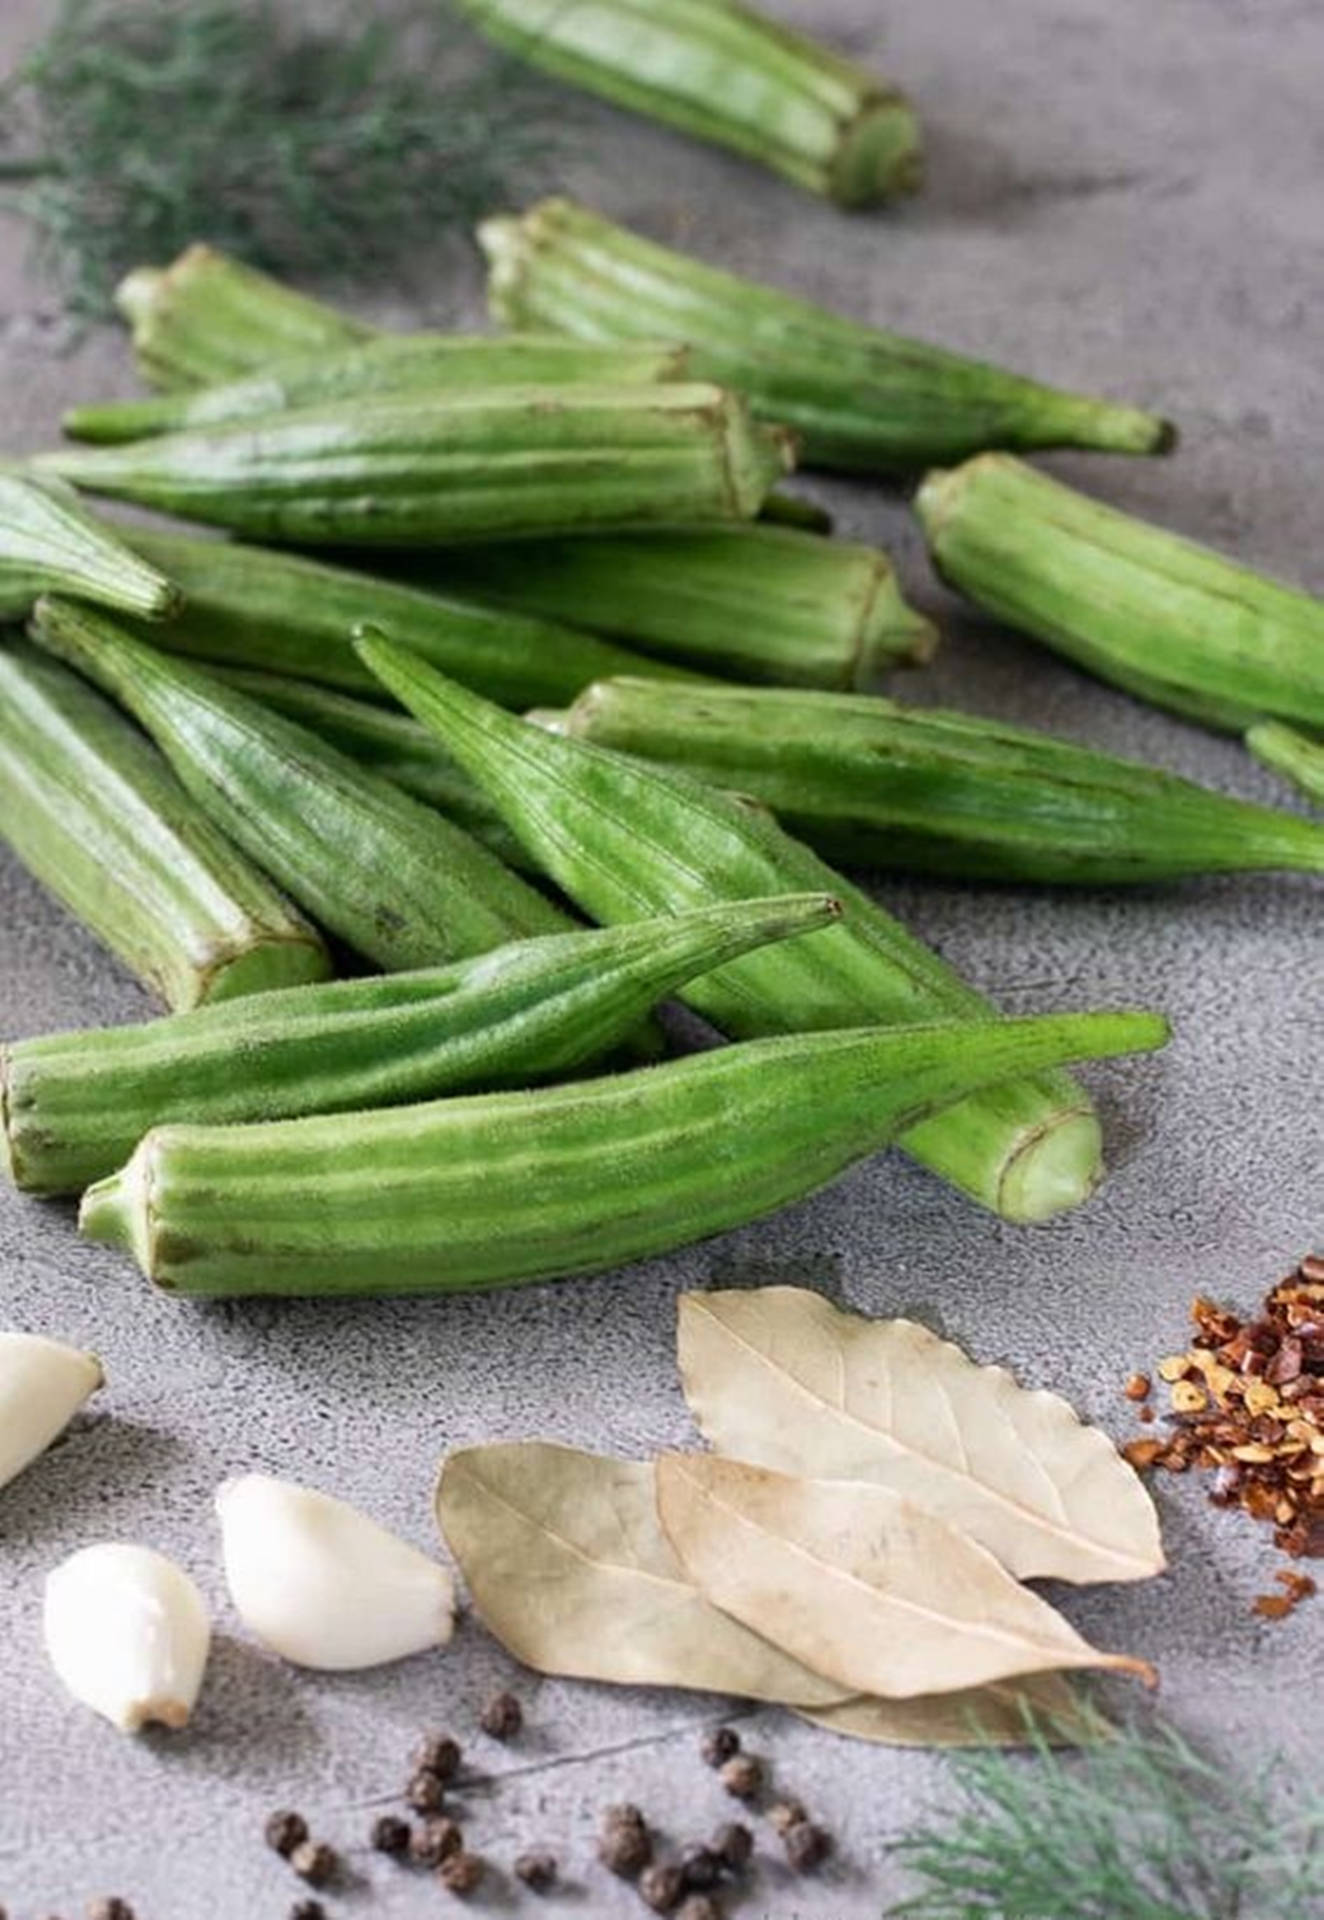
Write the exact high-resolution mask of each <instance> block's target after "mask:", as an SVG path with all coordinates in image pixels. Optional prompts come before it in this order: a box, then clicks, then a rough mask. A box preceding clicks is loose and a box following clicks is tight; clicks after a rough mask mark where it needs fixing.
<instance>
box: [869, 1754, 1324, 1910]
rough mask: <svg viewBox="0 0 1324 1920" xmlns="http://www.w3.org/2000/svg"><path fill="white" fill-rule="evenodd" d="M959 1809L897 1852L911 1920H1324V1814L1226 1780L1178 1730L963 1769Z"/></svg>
mask: <svg viewBox="0 0 1324 1920" xmlns="http://www.w3.org/2000/svg"><path fill="white" fill-rule="evenodd" d="M955 1765H956V1768H957V1772H958V1779H959V1782H960V1787H961V1792H962V1800H963V1804H962V1807H961V1809H960V1811H958V1813H957V1814H956V1815H955V1816H954V1818H953V1819H951V1820H950V1821H949V1822H945V1823H942V1824H938V1825H935V1826H931V1827H928V1828H925V1829H924V1830H922V1831H921V1832H918V1833H915V1834H911V1835H910V1836H908V1837H907V1838H906V1839H904V1840H902V1841H900V1842H899V1843H898V1845H897V1848H896V1851H897V1852H898V1853H899V1854H900V1855H901V1856H902V1857H903V1859H904V1860H905V1861H906V1864H907V1865H908V1867H909V1868H910V1870H911V1872H912V1873H914V1874H915V1875H916V1876H917V1877H918V1878H919V1879H920V1880H921V1881H923V1882H924V1883H925V1886H924V1889H923V1891H922V1892H920V1893H918V1894H916V1895H915V1896H914V1897H913V1898H911V1899H909V1900H906V1901H903V1902H902V1904H901V1905H900V1906H897V1907H894V1908H892V1909H891V1910H890V1911H891V1913H892V1914H893V1915H895V1916H898V1917H899V1916H901V1915H910V1916H914V1917H915V1920H985V1917H989V1916H992V1917H995V1920H1311V1917H1314V1920H1318V1916H1319V1915H1321V1914H1324V1878H1322V1875H1321V1868H1322V1866H1324V1861H1322V1860H1321V1849H1322V1848H1324V1800H1321V1799H1319V1798H1318V1797H1313V1796H1312V1795H1311V1794H1310V1793H1308V1792H1303V1791H1302V1790H1301V1788H1300V1787H1299V1785H1298V1786H1296V1787H1293V1786H1292V1785H1291V1784H1290V1783H1289V1782H1287V1781H1286V1780H1284V1779H1283V1778H1281V1777H1280V1774H1279V1772H1278V1771H1277V1770H1275V1769H1272V1768H1271V1769H1269V1770H1268V1772H1267V1774H1266V1775H1264V1776H1262V1777H1261V1778H1260V1780H1258V1781H1249V1780H1246V1779H1243V1778H1240V1777H1232V1776H1229V1775H1228V1774H1227V1773H1226V1772H1225V1771H1223V1770H1222V1769H1220V1768H1218V1767H1216V1766H1214V1765H1213V1764H1212V1763H1211V1762H1209V1761H1208V1760H1206V1759H1204V1758H1202V1757H1201V1756H1200V1755H1199V1754H1198V1753H1196V1752H1194V1751H1193V1750H1192V1748H1191V1747H1190V1746H1188V1745H1187V1743H1186V1742H1185V1741H1184V1740H1182V1739H1181V1738H1180V1736H1179V1735H1177V1734H1176V1733H1174V1732H1172V1731H1171V1730H1168V1729H1162V1728H1161V1729H1159V1730H1157V1731H1155V1730H1148V1731H1138V1730H1135V1729H1126V1730H1122V1731H1120V1732H1119V1733H1118V1734H1117V1735H1116V1737H1115V1738H1113V1739H1111V1740H1108V1741H1105V1742H1104V1743H1103V1744H1102V1745H1099V1746H1095V1747H1091V1748H1090V1749H1089V1751H1088V1752H1086V1753H1083V1754H1078V1755H1072V1756H1069V1757H1068V1756H1064V1755H1059V1754H1058V1753H1056V1752H1054V1751H1053V1750H1052V1748H1051V1747H1050V1746H1049V1745H1048V1744H1047V1742H1046V1741H1042V1740H1041V1741H1038V1742H1036V1745H1035V1750H1034V1752H1033V1753H1032V1754H1030V1755H1021V1756H1016V1755H1008V1754H999V1753H980V1754H975V1755H970V1756H967V1757H963V1758H962V1759H961V1760H959V1761H957V1762H956V1763H955Z"/></svg>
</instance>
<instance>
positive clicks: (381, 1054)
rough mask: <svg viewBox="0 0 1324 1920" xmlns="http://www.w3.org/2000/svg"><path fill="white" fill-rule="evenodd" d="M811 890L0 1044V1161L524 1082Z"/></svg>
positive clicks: (48, 1171)
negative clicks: (156, 1130)
mask: <svg viewBox="0 0 1324 1920" xmlns="http://www.w3.org/2000/svg"><path fill="white" fill-rule="evenodd" d="M838 911H839V909H838V907H837V904H836V902H835V901H834V900H831V899H829V898H827V897H826V896H824V895H821V894H809V895H804V896H800V895H796V896H793V897H787V898H785V899H780V900H750V901H739V902H732V903H730V904H728V905H723V906H720V907H709V908H704V909H702V910H700V911H699V912H697V913H689V914H678V915H676V916H675V917H674V918H664V919H659V920H643V921H639V922H637V923H636V924H635V925H633V926H629V927H611V928H604V929H601V930H599V929H593V930H591V931H586V932H583V933H561V934H549V935H547V936H546V937H545V938H543V939H538V940H521V941H519V942H517V943H515V944H514V945H511V946H505V947H498V948H496V949H495V950H494V951H493V952H491V953H486V954H481V955H479V956H478V957H477V958H475V959H469V960H464V961H461V962H459V963H458V964H456V965H454V966H450V967H439V968H432V969H429V970H427V971H423V972H417V973H404V974H402V973H396V974H385V975H375V976H373V977H371V978H369V979H363V980H337V981H334V982H332V983H331V984H330V985H329V986H310V987H295V988H292V989H291V990H290V991H288V992H286V993H264V994H262V995H260V996H259V997H258V998H257V999H256V1000H251V1001H243V1002H232V1003H230V1004H229V1005H227V1006H224V1007H206V1008H202V1009H201V1010H199V1011H198V1012H195V1013H190V1014H176V1015H175V1016H173V1017H172V1018H170V1019H168V1020H155V1021H150V1022H148V1023H147V1024H145V1025H142V1026H130V1027H112V1028H105V1029H102V1030H101V1031H99V1032H80V1033H57V1034H49V1035H45V1036H43V1037H42V1038H40V1039H34V1040H19V1041H16V1042H14V1043H13V1044H12V1045H11V1046H9V1047H8V1048H4V1047H0V1122H3V1124H2V1125H0V1166H3V1165H4V1164H5V1163H6V1157H7V1165H8V1170H9V1174H10V1177H11V1179H13V1181H14V1182H15V1184H16V1185H17V1186H19V1187H21V1188H23V1189H24V1190H25V1191H27V1192H29V1193H37V1194H56V1193H73V1192H76V1191H77V1190H78V1189H79V1188H80V1187H85V1186H87V1185H89V1184H90V1182H92V1181H94V1180H99V1179H102V1178H104V1177H106V1176H107V1175H109V1174H111V1173H113V1172H114V1171H115V1169H116V1168H117V1167H118V1166H120V1165H121V1164H122V1163H123V1162H124V1161H125V1160H127V1159H128V1158H129V1156H130V1154H131V1153H132V1152H133V1149H134V1147H135V1146H136V1144H137V1142H138V1141H139V1139H140V1138H141V1137H142V1136H143V1134H145V1133H147V1132H148V1131H149V1130H150V1129H151V1128H152V1127H156V1126H162V1125H165V1124H168V1123H170V1122H172V1121H182V1122H187V1123H189V1124H190V1125H198V1126H201V1125H227V1126H230V1125H236V1124H239V1123H241V1122H255V1121H261V1120H274V1119H284V1118H288V1117H292V1116H296V1115H302V1114H311V1113H343V1112H346V1111H349V1110H351V1109H354V1108H367V1107H380V1106H394V1105H397V1104H399V1103H401V1102H404V1101H416V1100H423V1099H427V1098H431V1097H433V1096H435V1095H439V1094H443V1093H449V1092H453V1091H455V1090H458V1089H468V1088H486V1089H493V1088H497V1087H519V1086H527V1085H529V1084H531V1083H534V1082H536V1081H539V1080H545V1079H550V1078H552V1077H553V1076H556V1075H559V1074H563V1073H565V1072H567V1071H568V1070H570V1069H571V1068H574V1067H578V1066H581V1065H583V1064H584V1063H585V1062H586V1061H591V1060H596V1059H600V1058H602V1057H604V1056H605V1055H606V1054H608V1053H609V1052H610V1051H611V1050H612V1049H613V1048H614V1047H616V1046H617V1045H619V1044H620V1043H621V1042H622V1041H624V1040H626V1039H627V1038H628V1036H629V1035H630V1033H631V1032H632V1031H633V1030H634V1029H636V1028H637V1027H638V1025H639V1023H640V1022H641V1021H642V1020H643V1019H644V1018H645V1016H646V1015H647V1014H648V1012H649V1011H650V1009H651V1008H652V1007H653V1006H654V1005H655V1004H656V1003H657V1002H658V1001H659V1000H663V999H666V998H667V997H668V996H669V995H670V994H672V993H673V992H674V991H675V990H676V988H677V987H679V986H680V985H682V984H683V982H684V981H686V980H688V979H689V978H690V977H691V976H692V975H694V974H696V973H702V972H703V971H704V970H705V968H708V967H714V966H721V965H722V964H723V962H725V961H727V960H731V959H733V958H735V957H737V956H738V955H740V954H742V953H746V952H748V951H750V949H752V948H754V947H757V946H760V945H762V944H763V943H764V942H765V941H772V940H785V939H792V938H794V937H795V936H796V935H797V934H800V933H804V932H807V931H809V930H811V929H813V928H815V927H822V926H826V925H827V924H828V922H829V921H830V920H831V919H832V918H833V917H834V915H835V914H836V913H837V912H838Z"/></svg>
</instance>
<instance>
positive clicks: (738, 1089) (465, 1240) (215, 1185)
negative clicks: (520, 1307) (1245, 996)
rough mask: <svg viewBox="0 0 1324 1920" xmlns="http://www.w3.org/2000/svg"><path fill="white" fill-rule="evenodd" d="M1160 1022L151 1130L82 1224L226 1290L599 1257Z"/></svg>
mask: <svg viewBox="0 0 1324 1920" xmlns="http://www.w3.org/2000/svg"><path fill="white" fill-rule="evenodd" d="M824 937H825V936H824V935H823V934H821V933H817V934H810V935H808V936H807V939H806V942H804V943H800V942H797V943H796V944H797V945H799V944H807V943H808V941H811V940H822V939H823V938H824ZM1165 1038H1166V1028H1165V1026H1164V1023H1163V1021H1162V1020H1160V1019H1158V1018H1157V1017H1156V1016H1154V1015H1152V1014H1146V1013H1098V1014H1075V1015H1072V1014H1065V1015H1063V1014H1059V1015H1050V1016H1048V1017H1047V1018H1042V1019H1037V1020H1006V1021H981V1022H977V1023H975V1024H969V1023H961V1024H952V1023H946V1024H941V1025H936V1026H927V1027H925V1026H920V1027H902V1028H897V1029H893V1030H892V1031H890V1032H885V1031H880V1030H879V1029H877V1028H866V1029H863V1030H858V1029H857V1030H853V1031H847V1032H844V1033H841V1032H838V1033H815V1034H793V1035H788V1036H781V1037H779V1038H776V1039H770V1040H761V1041H751V1042H749V1043H748V1044H745V1045H740V1046H733V1047H721V1048H717V1049H715V1050H713V1051H711V1052H707V1053H699V1054H693V1055H690V1056H689V1057H688V1058H686V1059H682V1060H676V1061H671V1062H669V1063H667V1064H665V1065H663V1066H659V1067H648V1068H644V1069H643V1070H641V1071H638V1072H634V1073H627V1074H621V1075H619V1076H617V1077H615V1078H611V1079H602V1080H592V1081H580V1082H576V1083H573V1084H571V1085H568V1086H555V1087H545V1088H541V1089H537V1090H535V1091H533V1092H513V1093H495V1094H475V1095H467V1096H462V1097H460V1098H458V1099H451V1100H436V1101H430V1102H427V1103H425V1104H422V1105H418V1106H406V1107H386V1108H380V1109H378V1110H376V1111H374V1112H371V1113H353V1114H337V1115H328V1116H319V1117H314V1118H309V1119H303V1120H275V1121H271V1122H269V1123H267V1124H266V1125H261V1126H243V1127H198V1126H170V1127H158V1128H156V1129H154V1130H153V1131H152V1132H151V1133H148V1134H147V1135H146V1136H145V1137H144V1138H143V1140H142V1141H141V1142H140V1143H139V1145H138V1148H137V1150H136V1151H135V1153H134V1155H133V1158H132V1159H131V1160H130V1161H129V1162H128V1163H127V1165H126V1166H124V1167H123V1168H122V1169H121V1170H120V1171H119V1172H118V1173H116V1174H114V1175H113V1176H112V1177H111V1178H110V1179H107V1180H103V1181H100V1182H99V1183H98V1184H97V1185H96V1186H94V1187H90V1188H89V1189H88V1191H87V1193H86V1194H85V1195H84V1197H83V1206H82V1212H81V1214H80V1216H79V1219H80V1225H81V1227H82V1230H83V1232H84V1233H85V1234H86V1235H87V1236H88V1237H89V1239H93V1240H101V1241H106V1242H108V1243H109V1244H111V1245H113V1246H118V1247H122V1248H124V1249H125V1251H126V1252H129V1253H131V1254H132V1255H133V1256H134V1258H135V1259H136V1260H137V1262H138V1265H139V1267H140V1268H141V1269H142V1272H143V1273H144V1274H145V1275H146V1276H147V1277H148V1278H149V1279H151V1280H154V1281H155V1282H156V1283H157V1284H158V1285H159V1286H162V1287H165V1288H168V1289H170V1290H171V1291H172V1292H177V1293H182V1294H191V1295H210V1296H215V1297H221V1298H237V1297H242V1296H247V1295H252V1294H351V1293H409V1292H414V1293H449V1292H455V1291H458V1290H460V1289H462V1288H472V1287H497V1286H505V1285H509V1284H511V1283H513V1282H516V1281H522V1280H550V1279H555V1278H558V1277H561V1276H564V1275H569V1274H579V1273H601V1272H603V1271H605V1270H606V1269H608V1268H610V1267H616V1266H620V1265H622V1264H623V1263H625V1262H626V1261H629V1260H637V1259H641V1258H643V1257H644V1256H645V1255H647V1254H652V1253H660V1252H663V1251H665V1250H666V1249H669V1248H673V1247H679V1246H685V1245H687V1244H688V1243H690V1242H691V1241H694V1240H701V1239H704V1238H706V1237H707V1236H708V1235H710V1234H714V1233H720V1232H722V1231H724V1230H725V1229H726V1228H729V1227H734V1226H739V1225H743V1224H744V1223H745V1222H746V1221H750V1220H756V1219H758V1218H760V1216H762V1215H764V1214H767V1213H770V1212H772V1211H773V1210H774V1209H775V1208H777V1207H781V1206H785V1205H786V1204H788V1203H789V1202H790V1201H793V1200H798V1199H800V1198H802V1197H803V1196H804V1195H805V1194H808V1193H812V1192H813V1191H814V1190H815V1189H816V1188H818V1187H821V1186H824V1185H825V1184H827V1183H828V1182H829V1181H831V1180H832V1179H834V1178H835V1177H836V1176H837V1174H839V1173H841V1172H843V1171H844V1170H845V1168H847V1167H848V1166H850V1165H851V1164H852V1162H854V1161H857V1160H860V1159H863V1158H864V1157H865V1156H866V1155H868V1154H871V1153H874V1152H876V1151H878V1150H879V1149H880V1148H881V1147H883V1146H885V1145H887V1144H888V1142H889V1141H891V1140H892V1139H894V1138H895V1136H896V1135H897V1133H898V1132H900V1131H902V1130H904V1129H905V1128H906V1127H907V1126H911V1127H913V1125H914V1123H915V1121H916V1119H917V1117H918V1116H920V1115H922V1114H925V1113H927V1112H930V1111H931V1110H933V1109H934V1108H937V1107H940V1106H941V1105H942V1104H943V1103H944V1102H948V1101H952V1100H958V1099H961V1098H962V1097H963V1096H968V1095H969V1094H970V1092H971V1090H972V1089H973V1088H976V1087H980V1086H984V1085H987V1084H989V1083H990V1082H995V1081H998V1080H999V1079H1003V1078H1005V1077H1006V1076H1007V1075H1008V1074H1017V1073H1020V1072H1022V1071H1023V1070H1025V1069H1026V1068H1030V1069H1035V1070H1038V1069H1042V1068H1047V1067H1050V1066H1052V1065H1054V1064H1055V1063H1056V1062H1059V1061H1064V1060H1080V1059H1091V1058H1099V1057H1101V1056H1104V1055H1110V1054H1116V1053H1121V1052H1134V1051H1138V1050H1141V1049H1147V1048H1152V1047H1157V1046H1161V1045H1162V1044H1163V1041H1164V1040H1165Z"/></svg>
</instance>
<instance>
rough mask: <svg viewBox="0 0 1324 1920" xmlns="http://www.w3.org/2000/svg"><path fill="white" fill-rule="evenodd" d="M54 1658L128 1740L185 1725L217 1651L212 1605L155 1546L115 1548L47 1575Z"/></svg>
mask: <svg viewBox="0 0 1324 1920" xmlns="http://www.w3.org/2000/svg"><path fill="white" fill-rule="evenodd" d="M45 1629H46V1651H47V1652H48V1653H49V1655H50V1659H51V1665H52V1666H53V1667H54V1668H55V1671H56V1673H57V1674H58V1675H59V1676H60V1679H61V1680H63V1682H64V1684H65V1686H66V1687H67V1688H68V1689H69V1691H70V1693H71V1694H73V1696H74V1698H75V1699H76V1700H81V1701H82V1702H83V1704H84V1706H88V1707H92V1708H94V1709H95V1711H96V1712H97V1713H100V1714H104V1715H105V1717H106V1719H107V1720H109V1721H110V1722H111V1723H112V1725H114V1726H117V1727H119V1728H120V1730H121V1731H122V1732H124V1733H137V1732H139V1731H140V1730H141V1729H142V1728H143V1727H145V1726H146V1725H147V1724H148V1722H149V1721H157V1722H159V1723H160V1724H161V1725H162V1726H166V1727H182V1726H184V1725H185V1723H186V1722H187V1720H188V1717H189V1715H190V1714H191V1713H192V1711H193V1703H194V1702H195V1700H196V1699H197V1697H198V1690H199V1688H200V1687H201V1685H202V1674H203V1669H204V1668H205V1666H206V1664H207V1653H208V1649H209V1648H210V1646H211V1621H210V1620H209V1619H208V1616H207V1603H206V1601H205V1600H204V1599H203V1597H202V1595H201V1594H200V1593H199V1592H198V1589H197V1587H196V1586H194V1584H193V1582H192V1581H191V1580H190V1579H189V1577H188V1575H187V1574H186V1573H185V1572H184V1571H183V1570H182V1569H181V1568H180V1567H177V1566H176V1565H175V1563H174V1561H173V1560H167V1559H166V1557H165V1555H164V1554H163V1553H154V1552H153V1551H152V1549H151V1548H150V1547H133V1546H126V1545H122V1544H120V1543H119V1542H114V1541H106V1542H104V1543H103V1544H102V1545H100V1546H96V1547H84V1548H83V1549H82V1551H81V1552H79V1553H75V1554H73V1555H71V1557H70V1558H69V1559H68V1560H65V1561H64V1562H63V1563H62V1564H61V1565H60V1566H58V1567H56V1569H55V1571H54V1572H53V1573H51V1574H48V1575H47V1578H46V1608H45Z"/></svg>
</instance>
